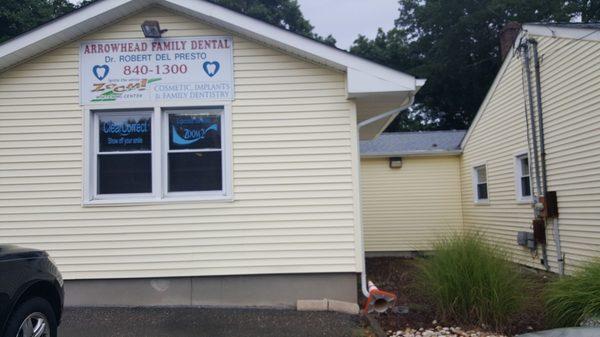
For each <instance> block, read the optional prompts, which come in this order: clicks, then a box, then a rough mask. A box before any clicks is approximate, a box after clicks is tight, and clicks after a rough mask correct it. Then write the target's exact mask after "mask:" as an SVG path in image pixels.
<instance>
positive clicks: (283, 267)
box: [0, 0, 424, 306]
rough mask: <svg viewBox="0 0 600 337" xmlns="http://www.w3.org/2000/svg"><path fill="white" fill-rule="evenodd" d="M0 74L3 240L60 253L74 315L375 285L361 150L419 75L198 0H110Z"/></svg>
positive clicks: (0, 55) (347, 291)
mask: <svg viewBox="0 0 600 337" xmlns="http://www.w3.org/2000/svg"><path fill="white" fill-rule="evenodd" d="M0 74H1V76H0V242H2V243H13V244H19V245H24V246H30V247H35V248H41V249H45V250H47V251H48V252H49V253H50V255H51V256H52V257H53V258H54V259H55V260H56V263H57V265H58V267H59V269H60V270H61V271H62V273H63V276H64V278H65V280H66V293H67V296H66V301H67V305H98V304H99V305H148V304H150V305H157V304H158V305H190V304H194V305H242V306H244V305H249V306H290V305H294V304H295V303H296V300H297V299H317V298H330V299H339V300H347V301H355V300H356V283H357V282H356V281H357V275H359V274H362V277H361V280H362V281H363V282H362V284H363V287H362V289H363V291H364V289H366V285H365V284H364V280H365V278H366V277H365V275H364V256H363V250H362V243H363V241H362V224H361V218H360V194H359V192H360V191H359V171H360V170H359V166H360V164H359V162H360V157H359V151H358V139H359V136H360V138H362V139H370V138H373V137H374V136H375V135H377V134H379V133H380V132H381V130H382V128H384V127H385V126H386V125H387V124H388V123H389V122H390V120H391V119H393V118H394V117H395V115H396V114H397V113H398V111H400V110H402V109H404V108H406V107H407V106H408V105H409V104H410V103H411V102H412V101H413V99H414V95H415V94H416V92H417V91H418V90H419V88H420V87H421V86H422V85H423V84H424V81H423V80H418V79H416V78H414V77H413V76H410V75H407V74H404V73H401V72H398V71H395V70H393V69H390V68H387V67H384V66H381V65H378V64H376V63H373V62H370V61H367V60H365V59H362V58H359V57H356V56H353V55H351V54H349V53H347V52H345V51H342V50H338V49H336V48H332V47H330V46H327V45H324V44H322V43H319V42H316V41H313V40H311V39H308V38H306V37H303V36H300V35H296V34H294V33H291V32H289V31H286V30H283V29H280V28H277V27H275V26H272V25H269V24H266V23H264V22H262V21H259V20H256V19H253V18H250V17H247V16H244V15H242V14H239V13H237V12H234V11H231V10H228V9H226V8H224V7H220V6H218V5H215V4H212V3H210V2H208V1H203V0H147V1H138V0H103V1H98V2H95V3H93V4H91V5H88V6H85V7H83V8H81V9H79V10H77V11H75V12H73V13H71V14H68V15H66V16H63V17H61V18H58V19H56V20H54V21H51V22H49V23H47V24H45V25H43V26H41V27H39V28H37V29H34V30H32V31H30V32H28V33H26V34H23V35H21V36H19V37H17V38H15V39H12V40H10V41H8V42H6V43H4V44H2V45H0ZM359 129H360V130H359Z"/></svg>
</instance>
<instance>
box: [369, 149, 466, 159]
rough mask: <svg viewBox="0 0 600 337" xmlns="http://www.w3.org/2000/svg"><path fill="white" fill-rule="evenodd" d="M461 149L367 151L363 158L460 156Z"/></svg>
mask: <svg viewBox="0 0 600 337" xmlns="http://www.w3.org/2000/svg"><path fill="white" fill-rule="evenodd" d="M461 154H462V151H461V150H449V151H408V152H379V153H365V154H362V153H361V155H360V157H361V158H386V157H437V156H460V155H461Z"/></svg>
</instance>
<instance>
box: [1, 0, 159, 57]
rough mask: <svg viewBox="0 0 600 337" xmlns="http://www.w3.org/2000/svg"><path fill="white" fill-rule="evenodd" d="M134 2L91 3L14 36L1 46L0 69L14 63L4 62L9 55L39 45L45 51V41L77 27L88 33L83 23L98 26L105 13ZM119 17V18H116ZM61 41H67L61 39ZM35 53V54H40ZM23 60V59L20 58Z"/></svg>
mask: <svg viewBox="0 0 600 337" xmlns="http://www.w3.org/2000/svg"><path fill="white" fill-rule="evenodd" d="M129 3H132V4H133V2H132V0H103V1H98V2H95V3H93V4H91V5H88V6H87V7H86V8H82V9H81V10H76V11H74V12H72V13H70V14H67V15H65V16H64V17H62V18H59V19H56V20H54V21H50V22H49V23H47V24H44V25H42V26H40V27H38V28H35V29H34V30H32V31H30V32H28V33H25V34H23V35H21V36H18V37H16V38H13V39H11V40H9V41H7V42H5V43H4V44H2V45H1V46H0V69H1V68H6V67H9V66H11V65H12V64H4V63H5V62H4V59H5V58H6V57H7V56H10V55H13V54H19V52H20V51H21V50H24V49H26V48H29V47H32V46H36V45H38V46H39V47H40V48H39V49H40V50H39V52H38V53H41V52H43V51H45V50H44V49H48V48H43V46H44V41H45V40H50V41H52V42H54V43H53V44H56V42H58V41H55V40H56V36H57V35H61V34H67V35H70V34H72V33H69V31H70V30H73V29H74V28H75V27H77V30H78V31H79V32H80V33H81V32H84V33H86V32H87V30H86V29H85V28H86V27H84V26H80V25H81V24H82V23H89V22H95V23H96V25H95V26H97V27H99V26H101V25H103V22H99V21H100V20H99V19H98V17H99V16H100V15H102V14H103V13H106V12H110V11H113V10H115V9H118V8H119V7H121V6H124V5H127V4H129ZM148 3H149V1H147V0H136V2H135V6H133V7H136V8H137V7H143V6H145V5H146V4H148ZM115 19H117V18H115ZM60 42H67V41H64V40H61V41H60ZM38 53H34V54H38ZM24 56H30V57H31V56H33V55H24ZM20 61H22V59H20Z"/></svg>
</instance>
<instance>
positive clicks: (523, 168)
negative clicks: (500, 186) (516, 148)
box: [515, 154, 531, 202]
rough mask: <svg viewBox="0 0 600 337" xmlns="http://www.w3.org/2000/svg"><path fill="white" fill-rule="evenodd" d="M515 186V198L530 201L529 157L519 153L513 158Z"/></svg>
mask: <svg viewBox="0 0 600 337" xmlns="http://www.w3.org/2000/svg"><path fill="white" fill-rule="evenodd" d="M515 186H516V191H517V200H518V201H523V202H530V201H531V179H530V177H529V157H528V156H527V154H521V155H518V156H516V158H515Z"/></svg>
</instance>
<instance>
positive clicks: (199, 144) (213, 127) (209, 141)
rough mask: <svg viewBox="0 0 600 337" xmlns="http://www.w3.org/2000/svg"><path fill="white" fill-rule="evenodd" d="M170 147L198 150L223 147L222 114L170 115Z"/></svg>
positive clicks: (172, 148) (173, 148)
mask: <svg viewBox="0 0 600 337" xmlns="http://www.w3.org/2000/svg"><path fill="white" fill-rule="evenodd" d="M169 148H170V149H171V150H198V149H220V148H221V116H220V115H199V114H196V115H192V114H170V115H169Z"/></svg>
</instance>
